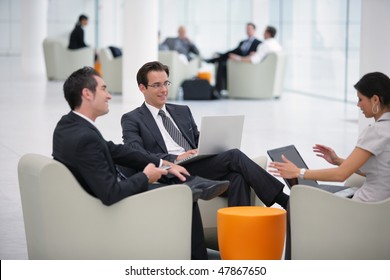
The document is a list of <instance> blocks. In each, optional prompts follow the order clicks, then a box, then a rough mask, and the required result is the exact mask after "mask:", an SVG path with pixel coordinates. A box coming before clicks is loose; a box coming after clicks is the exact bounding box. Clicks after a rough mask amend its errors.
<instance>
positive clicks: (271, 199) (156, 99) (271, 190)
mask: <svg viewBox="0 0 390 280" xmlns="http://www.w3.org/2000/svg"><path fill="white" fill-rule="evenodd" d="M168 77H169V69H168V67H167V66H166V65H163V64H161V63H160V62H157V61H154V62H149V63H146V64H145V65H143V66H142V67H141V68H140V69H139V70H138V73H137V83H138V87H139V89H140V91H141V92H142V93H143V94H144V97H145V103H144V104H143V105H142V106H141V107H139V108H137V109H135V110H133V111H131V112H129V113H126V114H124V115H123V116H122V120H121V124H122V131H123V141H124V144H125V145H126V146H128V147H131V148H135V149H138V150H140V151H144V152H146V153H149V155H154V156H157V157H159V158H161V159H164V160H168V161H174V160H181V159H183V158H186V157H188V156H190V155H192V154H195V153H196V147H197V145H198V140H199V131H198V128H197V125H196V123H195V121H194V118H193V116H192V114H191V111H190V109H189V108H188V107H187V106H183V105H174V104H166V101H167V96H168V86H169V84H170V82H169V80H168ZM160 111H162V112H163V113H164V114H165V115H166V116H168V117H169V118H170V119H171V121H173V122H174V126H175V127H177V129H178V130H179V132H178V133H179V134H181V135H182V137H183V138H184V139H185V142H187V143H185V142H184V143H183V142H182V144H181V145H183V146H188V147H187V148H185V147H183V146H181V145H180V144H178V142H177V141H176V140H174V138H175V137H174V136H171V135H170V133H169V128H167V129H166V128H165V126H164V123H163V118H165V116H161V114H163V113H162V112H160ZM227 125H228V124H227ZM184 166H185V167H186V169H187V170H188V171H189V172H190V173H191V174H196V175H198V176H202V177H204V178H208V179H212V180H220V179H223V180H229V181H230V186H229V190H228V204H229V206H238V205H250V188H252V189H253V190H254V191H255V193H256V195H257V196H258V197H259V198H260V199H261V201H262V202H263V203H264V204H265V205H267V206H271V205H273V204H274V203H278V204H280V205H281V206H282V207H283V208H286V207H287V202H288V199H289V196H288V195H286V194H285V193H283V187H284V185H283V184H282V183H281V182H280V181H279V180H277V179H276V178H275V177H273V176H272V175H270V174H269V173H267V172H266V171H265V170H264V169H262V168H261V167H260V166H259V165H257V164H256V163H255V162H253V161H252V160H251V159H249V158H248V157H247V156H246V155H245V154H244V153H242V152H241V151H240V150H238V149H234V150H229V151H227V152H223V153H220V154H218V155H215V156H212V157H208V158H206V159H201V160H197V161H194V162H191V163H188V164H186V165H184Z"/></svg>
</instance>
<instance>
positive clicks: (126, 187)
mask: <svg viewBox="0 0 390 280" xmlns="http://www.w3.org/2000/svg"><path fill="white" fill-rule="evenodd" d="M53 157H54V159H56V160H58V161H60V162H62V163H63V164H65V165H66V166H67V167H68V168H69V170H70V171H71V172H72V173H73V175H74V176H75V177H76V179H77V180H78V181H79V183H80V184H81V185H82V187H83V188H84V189H85V190H86V191H87V192H88V193H90V194H91V195H93V196H95V197H97V198H99V199H100V200H101V201H102V202H103V203H104V204H106V205H111V204H113V203H115V202H117V201H119V200H121V199H123V198H125V197H128V196H130V195H133V194H137V193H140V192H143V191H146V190H147V189H148V185H149V184H148V179H147V177H146V175H145V174H144V173H143V172H140V171H142V170H143V169H144V168H145V166H146V165H147V164H148V163H154V164H155V165H156V166H158V165H159V163H160V159H158V158H156V157H154V156H150V155H146V154H143V153H142V152H139V151H136V150H134V149H131V148H129V147H127V146H124V145H116V144H114V143H113V142H111V141H109V142H108V141H105V140H104V138H103V136H102V135H101V134H100V132H99V130H98V129H97V128H96V127H95V126H94V125H93V124H91V123H90V122H88V121H87V120H85V119H84V118H82V117H80V116H79V115H77V114H75V113H73V112H70V113H69V114H68V115H65V116H63V117H62V118H61V120H60V121H59V122H58V124H57V126H56V128H55V130H54V135H53ZM116 164H120V165H123V166H126V167H129V168H131V170H132V171H133V172H132V176H130V177H129V178H127V179H125V180H122V181H118V179H117V171H116Z"/></svg>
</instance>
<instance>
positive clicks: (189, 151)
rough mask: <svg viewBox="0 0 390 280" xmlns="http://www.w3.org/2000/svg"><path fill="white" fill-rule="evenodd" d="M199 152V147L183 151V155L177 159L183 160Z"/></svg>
mask: <svg viewBox="0 0 390 280" xmlns="http://www.w3.org/2000/svg"><path fill="white" fill-rule="evenodd" d="M197 153H198V150H197V149H193V150H188V151H187V152H185V153H182V154H181V155H178V156H177V158H176V160H182V159H185V158H188V157H189V156H192V155H196V154H197Z"/></svg>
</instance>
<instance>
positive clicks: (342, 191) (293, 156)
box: [267, 145, 357, 197]
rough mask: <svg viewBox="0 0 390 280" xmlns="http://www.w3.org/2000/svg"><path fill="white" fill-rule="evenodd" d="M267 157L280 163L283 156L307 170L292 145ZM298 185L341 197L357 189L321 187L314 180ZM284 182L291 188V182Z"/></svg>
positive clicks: (350, 194) (274, 151)
mask: <svg viewBox="0 0 390 280" xmlns="http://www.w3.org/2000/svg"><path fill="white" fill-rule="evenodd" d="M267 153H268V155H269V157H270V158H271V160H272V161H279V162H282V155H285V156H286V157H287V158H288V159H289V160H291V161H292V162H293V163H294V164H295V165H296V166H298V167H299V168H307V169H309V168H308V166H307V165H306V163H305V161H304V160H303V158H302V157H301V155H300V154H299V152H298V150H297V148H296V147H295V146H294V145H289V146H285V147H281V148H277V149H272V150H268V151H267ZM297 180H298V184H301V185H308V186H312V187H314V188H319V189H322V190H324V191H328V192H331V193H334V194H336V195H338V196H342V197H352V196H353V195H354V193H355V192H356V190H357V188H355V187H353V188H351V187H346V186H337V185H323V184H318V183H317V181H315V180H306V179H299V178H297ZM284 181H285V182H286V185H287V186H288V187H289V188H291V187H292V181H293V180H291V179H284Z"/></svg>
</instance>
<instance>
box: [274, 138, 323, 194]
mask: <svg viewBox="0 0 390 280" xmlns="http://www.w3.org/2000/svg"><path fill="white" fill-rule="evenodd" d="M267 153H268V155H269V157H270V158H271V160H272V161H279V162H282V155H284V156H285V157H287V159H289V160H291V161H292V162H293V163H294V164H295V165H296V166H298V167H299V168H308V166H307V165H306V163H305V162H304V161H303V159H302V157H301V155H300V154H299V152H298V150H297V149H296V148H295V146H294V145H289V146H285V147H281V148H277V149H272V150H268V151H267ZM284 181H285V182H286V184H287V185H288V186H289V187H290V188H291V187H292V186H291V185H290V182H289V181H288V180H286V179H284ZM298 183H299V184H303V185H309V186H313V187H316V186H318V183H317V181H314V180H305V179H298Z"/></svg>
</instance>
